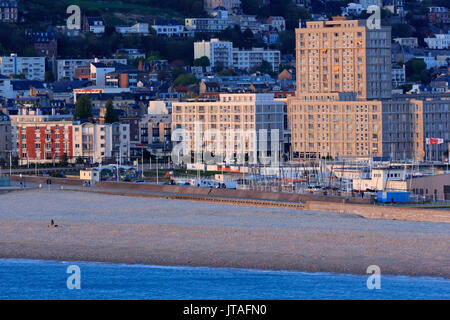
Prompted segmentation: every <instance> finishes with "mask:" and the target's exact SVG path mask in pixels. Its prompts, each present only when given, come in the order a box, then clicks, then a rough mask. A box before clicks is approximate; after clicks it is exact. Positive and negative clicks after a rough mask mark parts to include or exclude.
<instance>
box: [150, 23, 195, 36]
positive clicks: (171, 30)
mask: <svg viewBox="0 0 450 320" xmlns="http://www.w3.org/2000/svg"><path fill="white" fill-rule="evenodd" d="M152 28H153V30H155V32H156V34H157V35H158V36H163V37H168V38H172V37H179V38H189V37H193V36H194V31H191V30H188V29H187V28H186V27H185V26H184V25H182V24H157V25H152Z"/></svg>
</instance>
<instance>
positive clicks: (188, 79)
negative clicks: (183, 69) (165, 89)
mask: <svg viewBox="0 0 450 320" xmlns="http://www.w3.org/2000/svg"><path fill="white" fill-rule="evenodd" d="M196 83H198V79H197V78H196V77H195V76H194V75H192V74H189V73H185V74H180V75H179V76H178V77H177V78H176V79H175V81H174V82H173V85H174V86H188V85H191V84H196Z"/></svg>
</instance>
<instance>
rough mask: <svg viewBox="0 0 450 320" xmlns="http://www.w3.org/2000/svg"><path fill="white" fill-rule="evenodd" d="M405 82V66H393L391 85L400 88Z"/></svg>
mask: <svg viewBox="0 0 450 320" xmlns="http://www.w3.org/2000/svg"><path fill="white" fill-rule="evenodd" d="M405 82H406V66H405V65H403V66H393V67H392V84H393V85H396V86H401V85H403V84H405Z"/></svg>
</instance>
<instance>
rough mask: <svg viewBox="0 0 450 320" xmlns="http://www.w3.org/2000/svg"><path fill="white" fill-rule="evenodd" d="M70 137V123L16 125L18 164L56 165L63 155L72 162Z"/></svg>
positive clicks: (25, 123)
mask: <svg viewBox="0 0 450 320" xmlns="http://www.w3.org/2000/svg"><path fill="white" fill-rule="evenodd" d="M72 135H73V131H72V122H71V121H54V122H37V123H30V122H23V123H20V122H19V123H17V137H18V139H17V154H18V156H19V163H20V164H22V165H23V164H28V163H35V162H37V163H53V162H54V163H58V162H60V161H61V159H62V157H63V156H64V155H66V156H67V159H68V160H69V161H73V160H74V159H73V137H72Z"/></svg>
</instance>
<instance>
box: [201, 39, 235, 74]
mask: <svg viewBox="0 0 450 320" xmlns="http://www.w3.org/2000/svg"><path fill="white" fill-rule="evenodd" d="M203 56H205V57H208V58H209V61H210V63H211V66H213V67H219V66H222V67H224V68H230V67H232V65H233V43H232V42H230V41H220V40H219V39H211V40H210V41H204V40H203V41H201V42H194V59H198V58H201V57H203Z"/></svg>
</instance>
